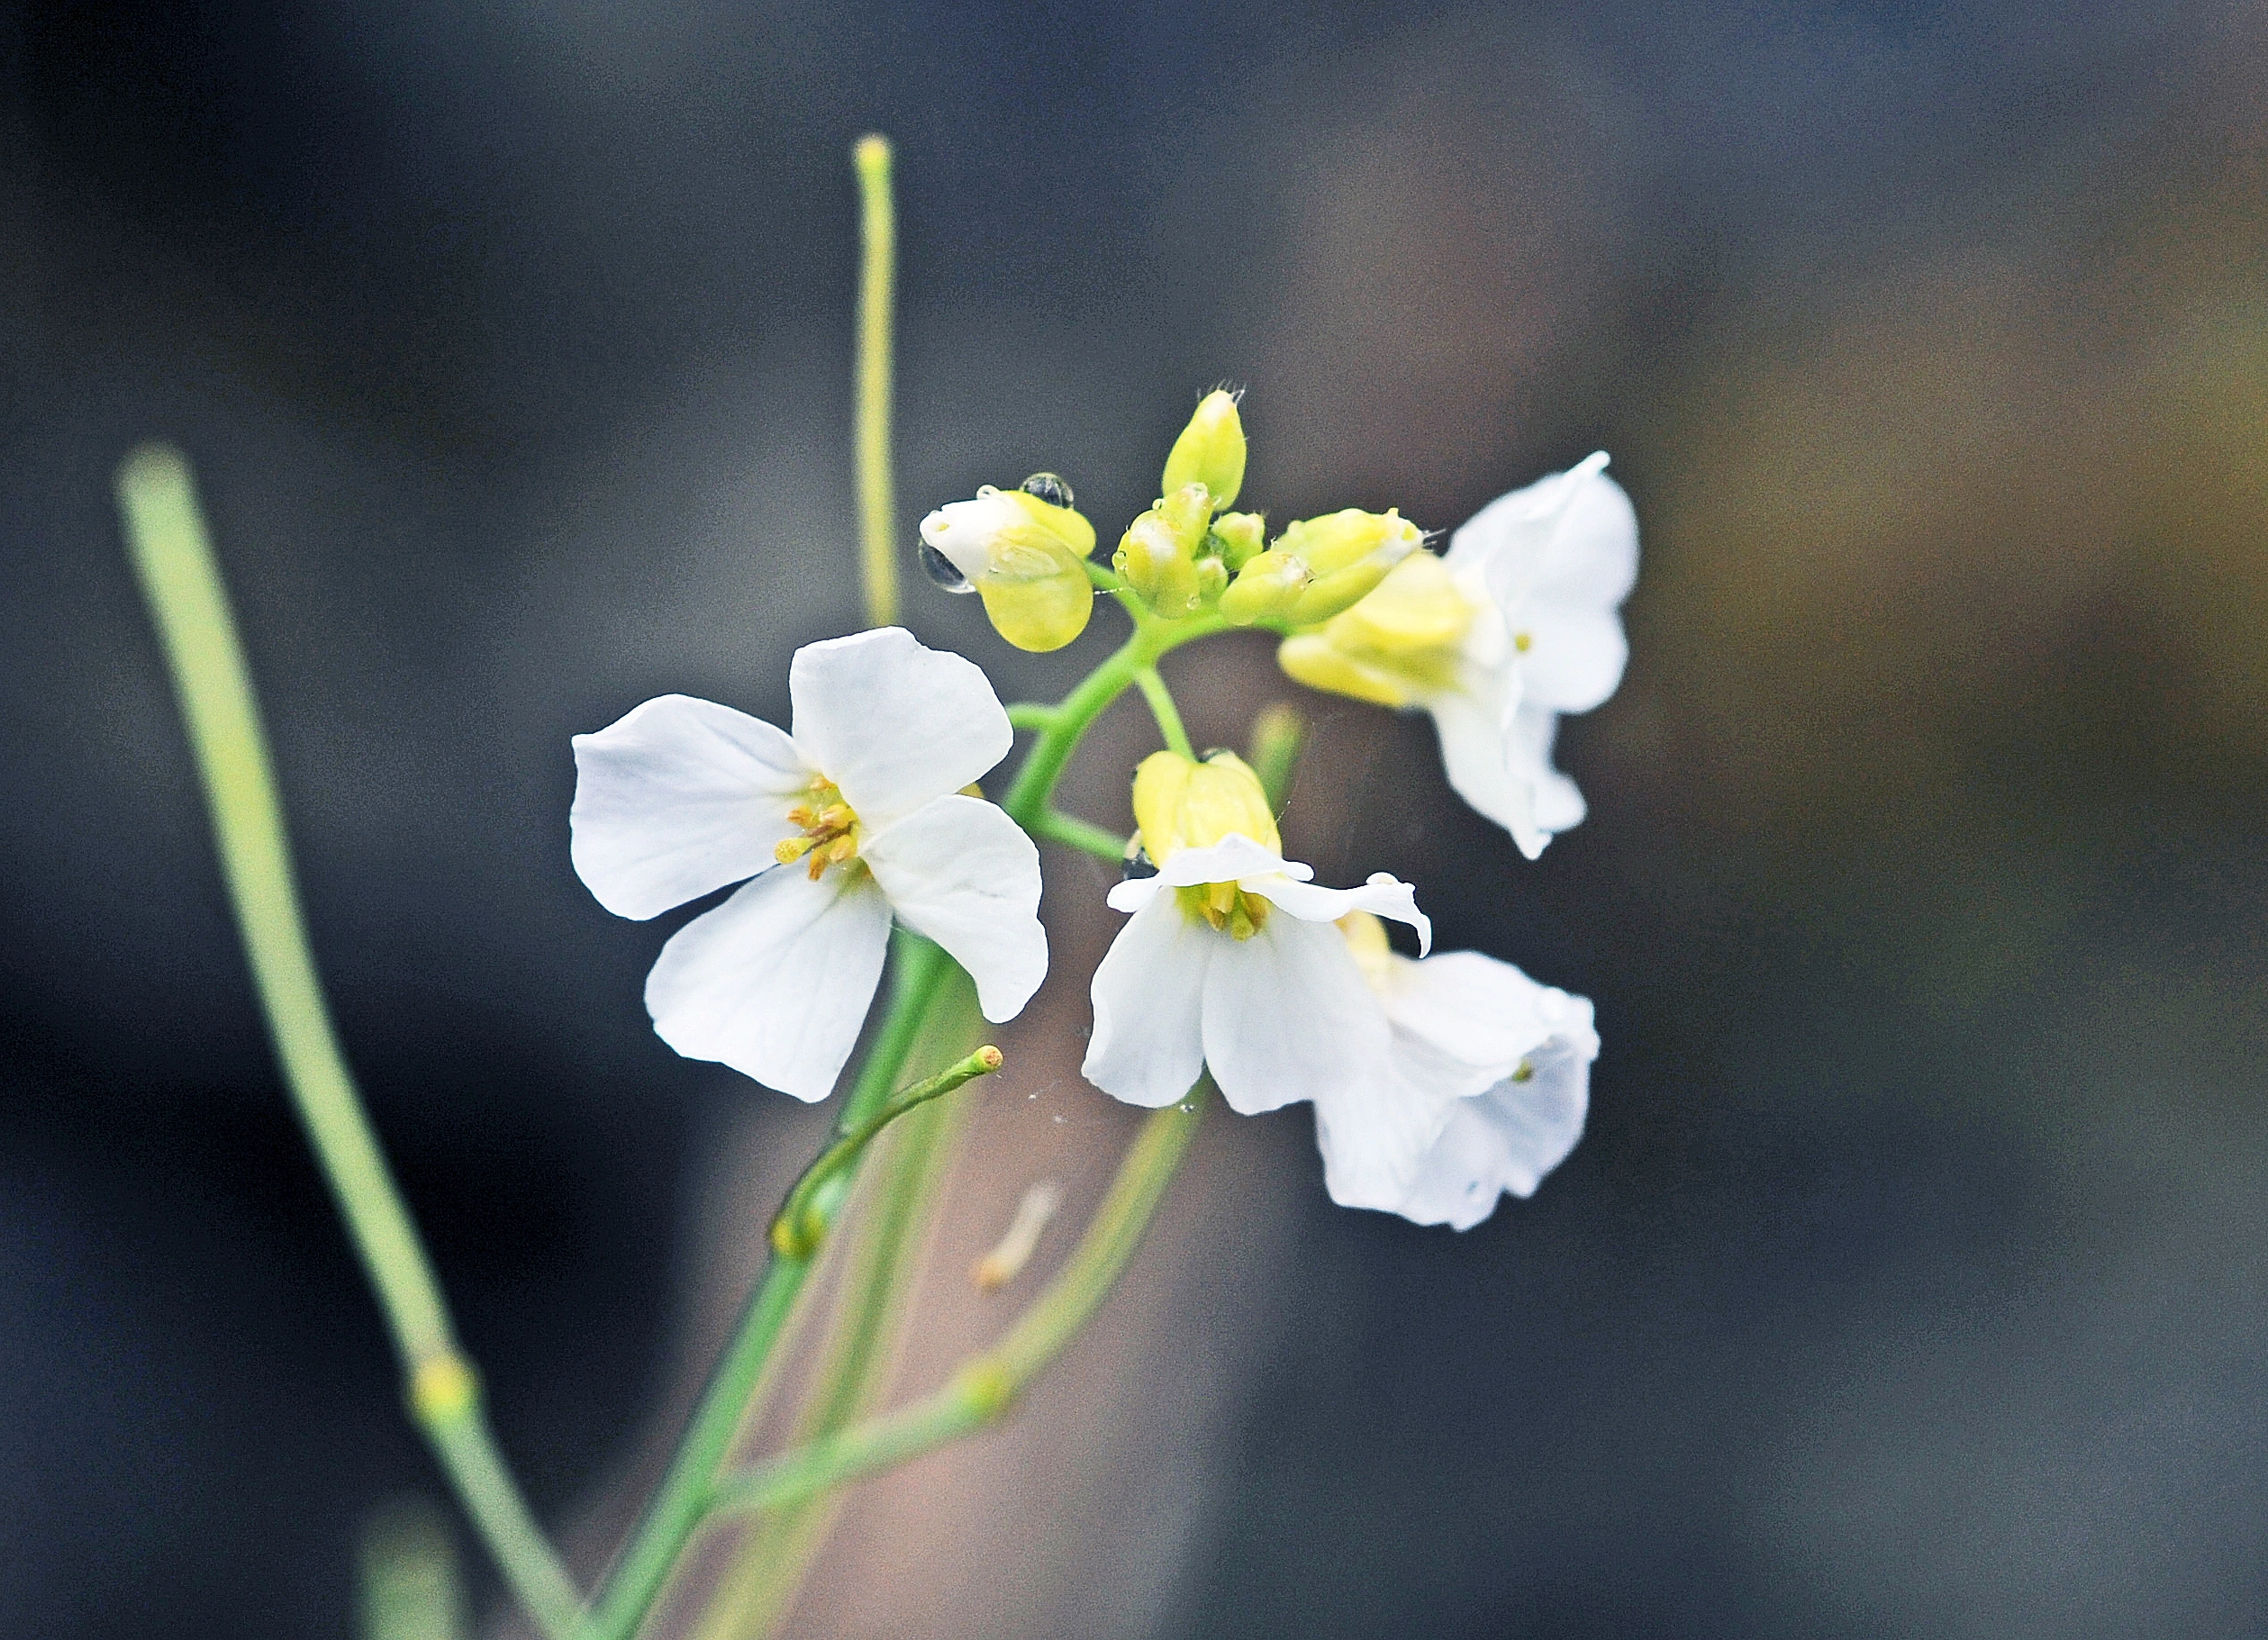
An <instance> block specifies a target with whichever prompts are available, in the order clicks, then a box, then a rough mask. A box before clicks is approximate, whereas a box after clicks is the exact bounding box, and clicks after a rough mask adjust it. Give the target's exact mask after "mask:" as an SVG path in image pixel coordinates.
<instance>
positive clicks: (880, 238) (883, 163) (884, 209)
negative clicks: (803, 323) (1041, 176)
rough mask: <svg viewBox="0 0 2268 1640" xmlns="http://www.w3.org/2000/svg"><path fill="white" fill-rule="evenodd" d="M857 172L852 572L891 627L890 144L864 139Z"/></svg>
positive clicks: (869, 610) (893, 219) (871, 610)
mask: <svg viewBox="0 0 2268 1640" xmlns="http://www.w3.org/2000/svg"><path fill="white" fill-rule="evenodd" d="M851 156H852V158H853V159H854V160H855V161H856V162H857V170H858V240H859V250H860V256H859V267H858V365H857V468H858V546H859V565H860V567H861V569H862V571H863V575H862V579H863V580H864V582H865V584H866V619H867V620H868V621H871V622H872V623H873V624H874V625H875V626H878V627H886V626H890V625H892V624H894V622H895V621H897V619H898V554H897V508H898V503H897V494H896V487H895V485H894V484H893V483H892V481H891V467H890V375H891V369H890V365H891V346H890V340H891V337H890V326H891V308H892V305H893V295H894V286H895V284H896V280H897V258H898V214H897V205H896V203H895V201H894V199H893V197H892V195H891V188H890V142H889V140H888V139H887V138H885V137H880V136H873V135H868V136H864V137H861V138H859V139H858V142H857V147H855V148H854V149H852V150H851Z"/></svg>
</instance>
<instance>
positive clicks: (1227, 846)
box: [1150, 831, 1315, 888]
mask: <svg viewBox="0 0 2268 1640" xmlns="http://www.w3.org/2000/svg"><path fill="white" fill-rule="evenodd" d="M1272 874H1280V875H1283V876H1286V877H1293V878H1296V879H1298V880H1299V881H1301V882H1305V881H1306V880H1307V879H1308V878H1310V877H1312V876H1313V875H1314V874H1315V868H1314V867H1313V866H1312V865H1301V864H1300V863H1299V862H1298V861H1297V860H1287V859H1285V858H1284V856H1282V855H1280V854H1278V853H1276V852H1275V849H1273V848H1269V847H1266V846H1265V845H1263V844H1259V843H1256V842H1254V841H1253V840H1252V839H1251V838H1248V837H1247V836H1245V834H1244V833H1243V832H1241V831H1231V832H1230V833H1229V835H1228V836H1227V837H1224V838H1221V839H1220V841H1219V842H1218V843H1213V844H1211V845H1209V846H1208V847H1203V848H1184V849H1183V850H1182V851H1181V852H1180V853H1179V854H1173V855H1168V856H1166V863H1165V865H1161V866H1159V867H1158V868H1157V876H1156V877H1155V878H1153V879H1150V880H1151V881H1154V882H1156V883H1158V884H1159V885H1160V886H1161V887H1165V888H1190V887H1193V886H1194V885H1196V884H1197V883H1241V882H1242V881H1244V879H1245V878H1247V877H1259V876H1267V875H1272Z"/></svg>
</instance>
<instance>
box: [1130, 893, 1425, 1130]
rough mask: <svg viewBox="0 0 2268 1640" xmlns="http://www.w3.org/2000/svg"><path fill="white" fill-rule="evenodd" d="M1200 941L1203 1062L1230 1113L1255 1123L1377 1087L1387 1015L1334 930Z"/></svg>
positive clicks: (1283, 920) (1290, 922) (1278, 922)
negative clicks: (1203, 949)
mask: <svg viewBox="0 0 2268 1640" xmlns="http://www.w3.org/2000/svg"><path fill="white" fill-rule="evenodd" d="M1156 903H1157V904H1160V905H1163V904H1166V901H1165V900H1164V899H1163V898H1162V897H1161V898H1160V899H1159V900H1158V901H1157V902H1156ZM1184 920H1186V919H1184ZM1199 926H1201V927H1202V926H1203V925H1202V924H1201V925H1199ZM1205 932H1206V933H1207V934H1209V935H1211V937H1212V940H1213V944H1214V949H1213V953H1212V963H1211V967H1210V968H1209V969H1208V970H1207V972H1206V974H1205V1062H1206V1063H1207V1064H1208V1065H1211V1066H1212V1079H1213V1081H1214V1082H1216V1083H1219V1084H1220V1093H1221V1097H1222V1098H1224V1099H1226V1100H1227V1101H1229V1108H1230V1109H1232V1110H1239V1111H1241V1112H1243V1113H1244V1114H1245V1115H1247V1116H1257V1115H1258V1114H1259V1113H1260V1112H1262V1111H1264V1110H1277V1109H1279V1108H1281V1107H1282V1106H1284V1105H1288V1104H1291V1103H1293V1101H1297V1100H1302V1099H1316V1100H1321V1099H1323V1098H1326V1097H1329V1096H1331V1095H1333V1094H1335V1093H1339V1092H1347V1091H1349V1090H1354V1089H1359V1088H1361V1087H1363V1086H1364V1085H1365V1084H1366V1083H1378V1082H1383V1080H1384V1078H1385V1076H1386V1074H1387V1071H1386V1041H1387V1028H1386V1013H1385V1010H1384V1009H1383V1007H1381V1006H1380V1005H1379V1001H1378V999H1377V998H1376V997H1375V996H1374V995H1373V994H1372V993H1371V990H1370V987H1369V986H1368V985H1366V984H1365V983H1363V976H1362V971H1361V969H1359V968H1358V967H1356V964H1355V958H1354V954H1353V953H1352V952H1350V951H1348V950H1347V941H1346V939H1345V938H1343V937H1342V936H1341V935H1340V933H1339V931H1338V929H1335V928H1332V927H1331V926H1330V925H1329V923H1320V922H1302V921H1301V920H1299V919H1298V918H1296V917H1271V918H1269V919H1268V920H1267V925H1266V927H1265V928H1263V929H1260V931H1259V932H1258V933H1256V934H1255V935H1253V936H1252V938H1249V939H1233V938H1229V937H1227V936H1225V935H1221V934H1216V933H1213V931H1212V929H1210V928H1206V929H1205ZM1121 938H1123V936H1121Z"/></svg>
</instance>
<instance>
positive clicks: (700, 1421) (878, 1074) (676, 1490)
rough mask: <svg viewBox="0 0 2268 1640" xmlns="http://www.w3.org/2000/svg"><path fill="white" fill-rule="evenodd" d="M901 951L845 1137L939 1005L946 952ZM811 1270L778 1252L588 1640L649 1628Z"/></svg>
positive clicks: (848, 1108)
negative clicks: (937, 998) (649, 1618)
mask: <svg viewBox="0 0 2268 1640" xmlns="http://www.w3.org/2000/svg"><path fill="white" fill-rule="evenodd" d="M895 943H896V945H897V950H896V952H895V954H894V960H893V963H892V967H893V968H894V970H895V983H894V987H893V989H892V992H891V996H890V1010H889V1012H888V1014H887V1015H885V1018H884V1019H883V1023H882V1028H881V1030H880V1031H879V1032H877V1033H876V1035H875V1043H874V1047H872V1048H870V1049H869V1050H868V1051H867V1054H866V1062H865V1064H864V1065H861V1066H860V1067H859V1073H858V1080H857V1083H855V1084H854V1085H853V1087H852V1089H851V1092H850V1095H849V1097H848V1099H847V1100H846V1101H844V1104H843V1115H842V1119H841V1127H842V1128H843V1129H844V1130H853V1129H855V1128H857V1126H858V1125H859V1124H860V1123H863V1122H864V1121H866V1119H868V1118H870V1117H871V1116H872V1115H873V1114H874V1113H875V1110H877V1109H879V1108H880V1107H881V1105H882V1104H883V1102H884V1101H885V1100H887V1099H888V1098H889V1095H890V1088H891V1084H892V1083H894V1082H895V1081H896V1080H897V1077H898V1074H899V1071H900V1068H901V1067H902V1066H903V1064H904V1062H905V1058H906V1056H907V1055H908V1053H909V1052H911V1051H912V1047H913V1043H914V1039H915V1037H916V1036H917V1035H918V1034H919V1032H920V1030H921V1021H922V1019H923V1018H924V1017H925V1016H926V1015H927V1014H928V1012H929V1010H930V999H931V997H932V996H933V995H934V994H935V992H936V990H937V987H938V983H939V981H940V980H941V979H942V978H943V977H944V976H945V974H946V972H947V970H948V966H949V964H948V959H947V957H946V956H945V953H944V952H943V951H942V950H940V949H939V947H937V946H935V945H932V944H931V943H930V941H928V940H926V939H923V938H920V937H919V936H918V935H912V934H906V933H903V932H901V933H900V934H899V935H898V936H897V937H896V942H895ZM857 1164H858V1158H857V1156H856V1155H853V1156H852V1157H851V1159H850V1160H849V1161H848V1163H846V1164H844V1165H843V1166H842V1167H841V1168H840V1169H839V1170H838V1171H839V1174H842V1175H848V1174H850V1173H855V1172H856V1170H857ZM811 1267H812V1260H811V1259H810V1258H809V1257H808V1256H805V1257H800V1258H796V1257H788V1256H785V1255H780V1254H778V1253H777V1252H775V1254H774V1255H773V1258H772V1261H771V1264H769V1265H768V1266H767V1268H766V1270H765V1272H764V1279H763V1281H762V1282H760V1283H758V1287H757V1289H756V1291H755V1292H754V1293H752V1294H750V1295H749V1298H748V1308H747V1309H745V1310H744V1311H743V1312H742V1314H741V1318H740V1324H739V1327H738V1328H737V1329H736V1330H735V1331H734V1334H733V1336H732V1341H731V1342H730V1344H729V1345H728V1346H726V1348H725V1353H724V1355H723V1357H722V1358H721V1360H720V1361H719V1362H718V1363H717V1365H716V1369H715V1371H714V1372H713V1373H712V1374H711V1376H710V1379H709V1383H708V1386H707V1388H705V1389H704V1390H703V1391H702V1392H701V1400H700V1401H699V1403H698V1404H697V1405H696V1406H695V1407H694V1414H693V1418H692V1420H691V1421H690V1422H689V1423H688V1424H687V1425H686V1426H685V1434H684V1436H682V1437H680V1439H679V1441H678V1444H677V1451H676V1454H675V1455H674V1456H673V1457H672V1458H671V1459H670V1462H669V1468H668V1470H667V1472H665V1473H664V1474H663V1476H662V1478H661V1484H660V1485H658V1487H656V1488H655V1489H654V1493H653V1496H652V1498H651V1499H649V1500H648V1502H647V1505H646V1512H645V1515H644V1517H643V1518H641V1519H640V1522H639V1525H638V1529H637V1530H636V1531H635V1532H634V1533H633V1534H632V1535H631V1539H630V1542H629V1543H628V1545H626V1546H625V1547H624V1548H623V1550H622V1553H621V1556H620V1558H619V1559H618V1560H617V1561H616V1562H615V1564H614V1568H613V1570H612V1572H609V1573H608V1575H607V1579H606V1585H605V1587H604V1588H603V1590H600V1592H599V1594H598V1596H597V1598H596V1599H595V1600H594V1602H593V1604H592V1609H591V1615H590V1617H589V1620H588V1621H587V1623H586V1624H585V1628H584V1640H630V1637H631V1635H635V1634H636V1633H637V1632H638V1628H639V1626H640V1624H642V1623H643V1622H644V1621H645V1620H646V1614H647V1612H648V1611H649V1610H650V1609H652V1607H653V1603H654V1601H655V1599H657V1598H658V1596H659V1595H660V1593H661V1590H662V1587H663V1585H664V1584H665V1583H666V1582H667V1581H668V1578H669V1572H670V1569H671V1568H672V1567H673V1566H675V1565H676V1562H677V1557H678V1555H679V1554H682V1553H683V1552H684V1550H685V1545H686V1543H687V1542H688V1541H689V1540H690V1539H691V1538H692V1536H693V1534H694V1529H695V1528H696V1527H699V1526H700V1524H701V1515H702V1509H703V1500H704V1499H705V1498H706V1497H707V1495H708V1491H709V1488H710V1486H711V1484H712V1481H713V1480H714V1478H715V1475H716V1472H717V1467H718V1465H719V1464H721V1463H723V1462H724V1459H725V1456H726V1454H727V1453H728V1452H730V1449H731V1445H732V1437H733V1436H734V1435H735V1434H736V1433H737V1432H738V1431H739V1427H740V1424H741V1420H742V1419H743V1418H744V1417H745V1416H746V1414H747V1410H748V1401H749V1399H750V1397H751V1396H752V1395H753V1394H754V1393H755V1391H756V1387H757V1384H758V1381H759V1380H760V1379H761V1378H762V1377H763V1374H764V1369H765V1365H766V1363H767V1361H768V1359H769V1358H770V1355H771V1353H772V1348H773V1346H774V1345H775V1344H776V1342H777V1341H778V1339H779V1336H780V1334H781V1331H782V1329H783V1328H784V1327H785V1325H786V1322H787V1318H788V1316H789V1313H790V1311H791V1310H792V1309H793V1308H794V1302H795V1297H796V1294H797V1293H799V1292H800V1291H803V1282H804V1281H805V1279H806V1278H807V1277H808V1276H809V1275H810V1273H811Z"/></svg>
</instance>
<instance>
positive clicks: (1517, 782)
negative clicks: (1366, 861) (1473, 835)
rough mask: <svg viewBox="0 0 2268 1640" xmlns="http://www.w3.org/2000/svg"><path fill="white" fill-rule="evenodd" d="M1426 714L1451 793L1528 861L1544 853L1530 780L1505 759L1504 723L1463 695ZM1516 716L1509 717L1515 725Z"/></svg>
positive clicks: (1436, 703)
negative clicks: (1498, 828)
mask: <svg viewBox="0 0 2268 1640" xmlns="http://www.w3.org/2000/svg"><path fill="white" fill-rule="evenodd" d="M1427 710H1428V711H1430V712H1432V714H1433V726H1434V728H1435V729H1438V730H1439V731H1440V735H1441V766H1442V769H1443V771H1444V772H1445V773H1446V774H1447V775H1448V777H1449V784H1450V785H1452V786H1454V787H1456V794H1457V795H1458V796H1459V797H1462V798H1463V799H1465V802H1468V803H1471V804H1472V805H1473V806H1474V808H1475V809H1477V810H1479V811H1481V812H1482V813H1483V814H1484V815H1486V816H1487V817H1488V818H1489V819H1491V820H1494V821H1495V822H1496V823H1497V824H1498V825H1500V826H1501V827H1503V828H1504V829H1506V830H1507V831H1509V832H1510V833H1511V834H1512V840H1513V841H1514V842H1515V843H1518V844H1519V845H1520V853H1522V854H1524V855H1526V856H1528V857H1529V859H1531V860H1532V859H1534V858H1535V857H1536V856H1538V855H1539V854H1541V853H1543V851H1544V845H1545V844H1546V843H1547V842H1549V841H1550V840H1551V838H1550V835H1549V834H1548V833H1547V831H1546V830H1545V829H1544V828H1543V827H1542V826H1540V825H1539V824H1538V822H1537V819H1536V794H1535V790H1534V786H1533V783H1532V781H1531V780H1529V779H1528V778H1525V777H1523V775H1520V774H1517V773H1515V772H1514V770H1513V768H1512V766H1511V765H1510V762H1509V761H1508V760H1507V757H1506V749H1507V748H1506V744H1505V742H1506V738H1507V729H1508V726H1507V724H1506V722H1505V720H1504V719H1503V718H1502V717H1501V715H1500V714H1499V713H1498V712H1496V711H1493V710H1492V709H1491V707H1490V706H1489V705H1488V704H1487V703H1486V702H1482V701H1479V700H1476V699H1475V698H1474V696H1472V695H1470V694H1467V693H1445V694H1442V695H1439V696H1437V697H1436V698H1435V699H1434V700H1432V701H1430V702H1428V703H1427ZM1519 716H1520V714H1518V713H1517V712H1516V713H1514V714H1513V720H1514V722H1515V724H1516V723H1517V721H1518V720H1519Z"/></svg>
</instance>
